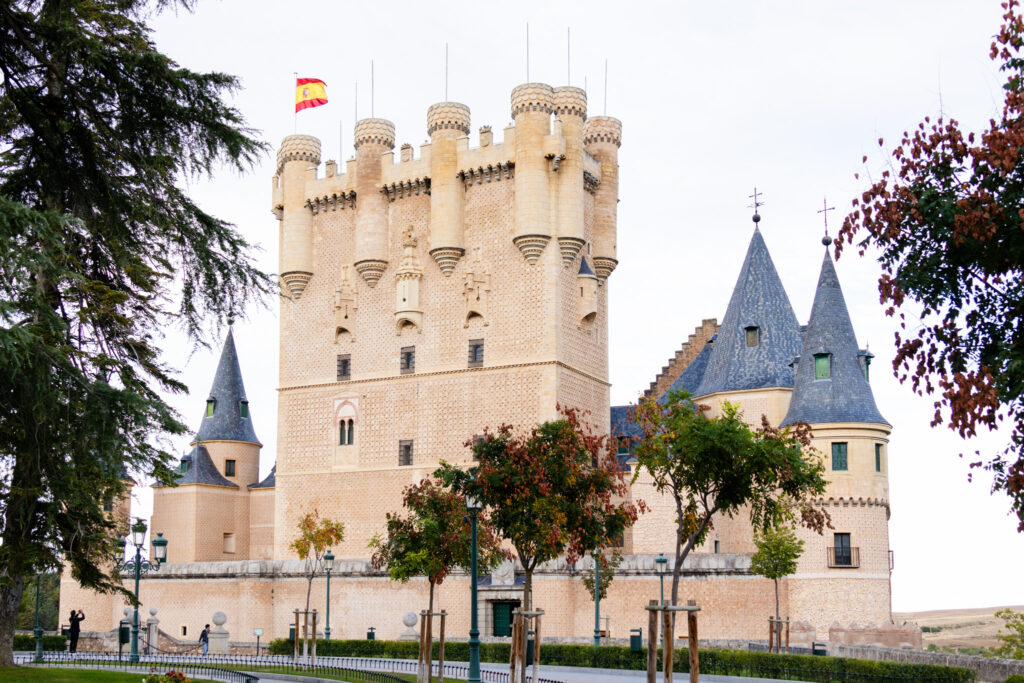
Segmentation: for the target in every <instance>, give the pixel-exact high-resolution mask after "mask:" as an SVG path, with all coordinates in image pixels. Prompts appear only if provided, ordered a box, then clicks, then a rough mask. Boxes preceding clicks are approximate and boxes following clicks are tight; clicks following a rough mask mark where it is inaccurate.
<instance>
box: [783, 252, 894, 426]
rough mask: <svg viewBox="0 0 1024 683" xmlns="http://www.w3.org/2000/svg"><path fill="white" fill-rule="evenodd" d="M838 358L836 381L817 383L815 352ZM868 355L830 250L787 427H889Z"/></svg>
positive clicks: (834, 372) (834, 365)
mask: <svg viewBox="0 0 1024 683" xmlns="http://www.w3.org/2000/svg"><path fill="white" fill-rule="evenodd" d="M822 353H828V354H831V355H832V361H831V371H830V377H829V378H828V379H815V373H814V356H815V354H822ZM861 353H862V352H861V351H860V348H859V347H858V345H857V335H856V334H855V333H854V331H853V323H852V322H851V321H850V314H849V312H848V311H847V309H846V300H845V299H844V298H843V290H842V288H841V287H840V286H839V277H838V276H837V275H836V269H835V265H834V264H833V263H832V257H831V255H830V254H829V252H828V249H827V248H826V249H825V258H824V260H823V261H822V263H821V275H820V276H819V277H818V289H817V291H816V292H815V294H814V305H813V306H812V307H811V319H810V321H809V322H808V324H807V331H806V332H804V335H803V352H802V353H801V354H800V360H799V362H798V363H797V364H796V382H795V385H794V387H793V396H792V398H791V399H790V402H789V412H788V413H787V414H786V418H785V419H784V420H783V421H782V424H783V425H788V424H792V423H794V422H797V421H801V420H802V421H804V422H808V423H811V424H815V423H822V422H870V423H879V424H889V423H888V422H887V421H886V419H885V418H883V417H882V414H881V413H879V412H878V407H877V406H876V405H875V397H874V394H872V392H871V385H869V384H868V381H867V379H866V378H865V377H864V369H863V367H862V365H861V359H860V358H859V357H858V356H859V355H860V354H861Z"/></svg>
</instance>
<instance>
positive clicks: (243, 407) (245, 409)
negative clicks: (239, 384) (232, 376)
mask: <svg viewBox="0 0 1024 683" xmlns="http://www.w3.org/2000/svg"><path fill="white" fill-rule="evenodd" d="M238 412H239V414H240V415H241V416H242V417H244V418H246V419H249V402H248V401H244V400H243V401H240V402H239V403H238Z"/></svg>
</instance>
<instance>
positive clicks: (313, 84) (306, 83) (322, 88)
mask: <svg viewBox="0 0 1024 683" xmlns="http://www.w3.org/2000/svg"><path fill="white" fill-rule="evenodd" d="M321 104H327V84H326V83H324V82H323V81H321V80H320V79H319V78H296V79H295V111H300V110H302V109H308V108H309V107H319V106H320V105H321Z"/></svg>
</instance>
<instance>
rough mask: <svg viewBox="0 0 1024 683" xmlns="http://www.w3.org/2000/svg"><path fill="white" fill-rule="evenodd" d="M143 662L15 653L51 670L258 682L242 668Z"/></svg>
mask: <svg viewBox="0 0 1024 683" xmlns="http://www.w3.org/2000/svg"><path fill="white" fill-rule="evenodd" d="M144 659H145V660H146V661H140V662H139V663H137V664H133V663H130V662H128V661H127V660H124V659H119V658H118V657H117V655H111V654H107V653H92V652H82V653H75V654H68V653H63V652H57V653H54V652H44V653H43V659H42V660H41V661H37V660H36V658H35V655H34V654H33V655H15V657H14V662H15V664H21V665H26V666H37V667H45V668H51V669H100V670H103V671H123V672H127V673H140V674H150V673H154V674H164V673H167V672H168V671H171V670H176V671H181V672H183V673H185V674H187V675H188V676H190V677H193V678H205V679H210V680H215V681H225V682H226V683H257V682H258V681H259V677H258V676H253V675H252V674H248V673H245V672H242V671H235V670H233V669H225V668H222V667H217V666H209V665H206V664H194V663H187V662H177V661H176V662H174V663H173V665H171V664H164V663H161V662H151V661H148V660H149V658H144Z"/></svg>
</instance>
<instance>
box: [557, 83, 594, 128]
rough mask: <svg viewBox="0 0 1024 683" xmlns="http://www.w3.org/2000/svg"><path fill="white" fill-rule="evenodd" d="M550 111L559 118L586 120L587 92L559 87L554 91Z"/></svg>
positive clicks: (571, 87)
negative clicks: (577, 117)
mask: <svg viewBox="0 0 1024 683" xmlns="http://www.w3.org/2000/svg"><path fill="white" fill-rule="evenodd" d="M552 109H553V110H554V112H555V113H556V114H558V115H559V116H579V117H580V118H582V119H583V120H584V121H585V120H586V119H587V92H586V91H585V90H584V89H583V88H576V87H574V86H571V85H561V86H558V87H557V88H555V89H554V102H553V105H552Z"/></svg>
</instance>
